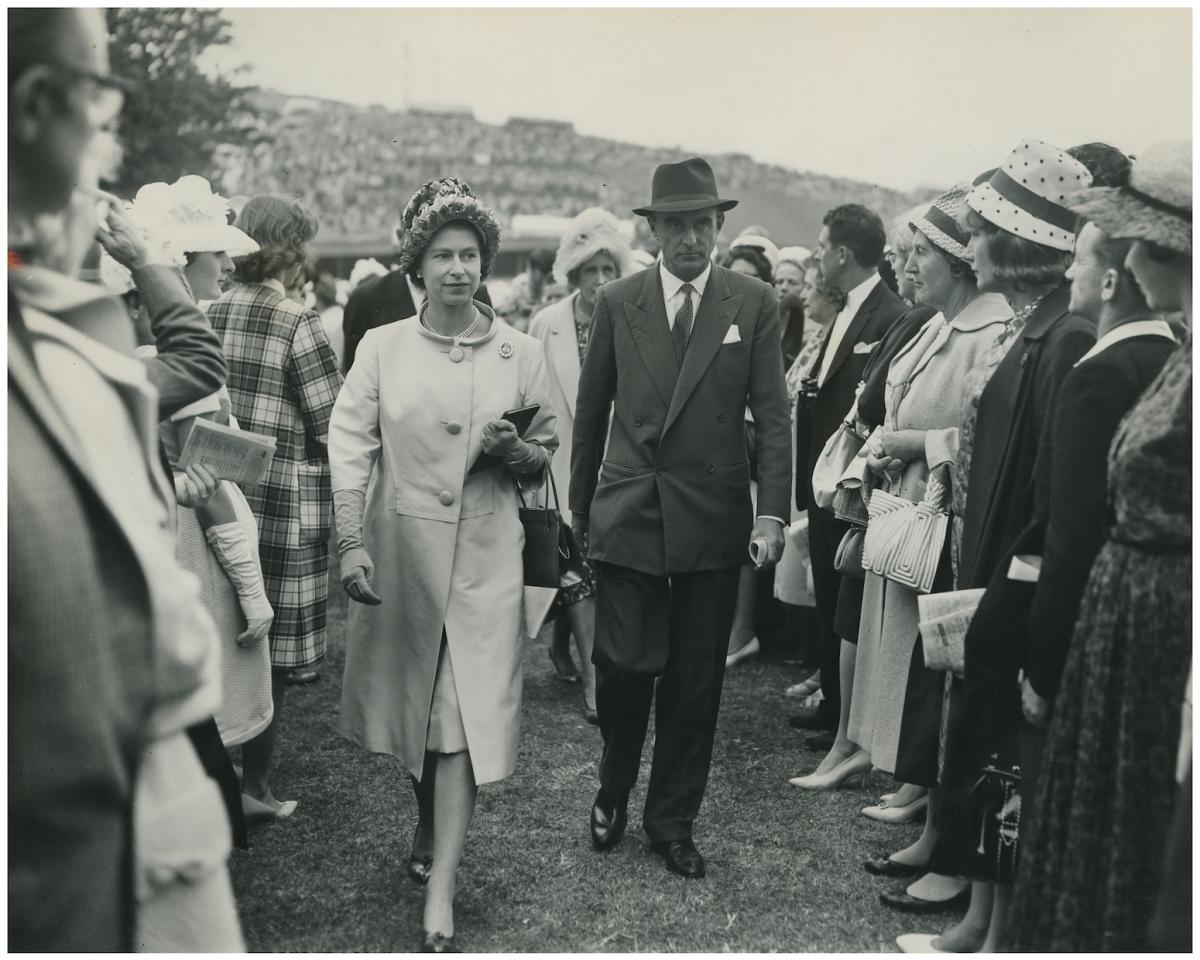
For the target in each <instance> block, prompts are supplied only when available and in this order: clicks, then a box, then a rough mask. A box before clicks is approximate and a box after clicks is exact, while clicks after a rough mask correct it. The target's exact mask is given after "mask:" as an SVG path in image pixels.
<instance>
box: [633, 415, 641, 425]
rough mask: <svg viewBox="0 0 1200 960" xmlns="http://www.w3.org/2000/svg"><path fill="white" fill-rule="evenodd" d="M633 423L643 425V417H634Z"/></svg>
mask: <svg viewBox="0 0 1200 960" xmlns="http://www.w3.org/2000/svg"><path fill="white" fill-rule="evenodd" d="M633 425H634V426H635V427H640V426H641V425H642V418H641V417H634V418H633Z"/></svg>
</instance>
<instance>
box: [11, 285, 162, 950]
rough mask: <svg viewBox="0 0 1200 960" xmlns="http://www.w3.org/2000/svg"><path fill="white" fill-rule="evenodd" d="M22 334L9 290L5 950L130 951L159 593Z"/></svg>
mask: <svg viewBox="0 0 1200 960" xmlns="http://www.w3.org/2000/svg"><path fill="white" fill-rule="evenodd" d="M23 330H24V327H23V324H22V323H21V318H20V310H19V308H18V307H17V306H16V305H15V301H14V300H13V299H12V298H11V297H10V299H9V342H8V430H9V434H8V443H9V454H10V456H9V465H8V497H9V503H8V551H9V554H8V599H9V610H8V626H9V644H8V670H9V674H8V697H9V699H8V725H9V726H8V765H9V766H8V769H9V781H8V838H9V848H8V934H9V947H10V948H11V949H12V950H15V951H46V950H49V951H63V952H77V951H84V950H87V951H92V950H99V951H118V952H126V951H130V950H133V949H134V944H133V940H132V917H133V914H132V909H133V908H132V835H131V811H132V799H133V798H132V793H133V776H134V772H135V770H136V767H137V763H138V758H139V757H140V755H141V752H142V750H143V749H144V746H145V743H144V724H145V717H146V716H147V713H148V711H149V710H150V708H151V706H152V705H153V694H154V687H155V683H156V678H155V676H154V674H153V660H154V658H153V652H154V651H153V634H152V612H151V609H150V598H149V594H148V589H147V586H146V583H145V580H144V578H143V575H142V571H141V567H140V565H139V564H138V561H137V559H136V557H135V555H134V553H133V548H132V547H131V546H130V545H129V543H128V541H127V540H126V538H125V535H124V533H123V532H122V530H121V527H120V525H119V524H118V523H117V521H116V519H115V518H114V515H113V514H112V512H111V511H110V510H109V509H108V507H107V506H106V505H105V503H104V501H103V499H102V498H101V497H100V495H99V494H98V493H97V492H96V490H95V488H94V487H93V486H92V484H91V482H90V480H89V479H88V473H87V468H86V465H85V464H84V463H83V461H82V455H81V453H80V452H79V450H78V448H77V445H76V442H75V440H74V438H73V436H72V434H71V430H70V428H69V427H68V426H67V425H66V423H65V422H64V421H63V420H62V418H61V417H60V416H59V414H58V412H57V409H56V407H55V404H54V401H53V400H52V399H51V398H50V395H49V394H48V393H47V391H46V388H45V387H44V386H43V384H42V381H41V378H40V377H39V375H38V373H37V369H36V366H35V364H34V360H33V356H32V354H31V352H30V349H29V346H28V340H27V339H26V338H24V337H23V336H22V333H23Z"/></svg>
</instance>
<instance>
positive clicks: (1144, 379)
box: [988, 336, 1176, 700]
mask: <svg viewBox="0 0 1200 960" xmlns="http://www.w3.org/2000/svg"><path fill="white" fill-rule="evenodd" d="M1175 349H1176V344H1175V343H1174V342H1173V341H1171V340H1168V339H1167V338H1166V337H1156V336H1139V337H1132V338H1130V339H1128V340H1122V341H1120V342H1118V343H1115V344H1113V345H1112V346H1110V347H1108V348H1107V349H1105V350H1104V351H1103V352H1102V353H1099V354H1097V355H1096V356H1094V357H1090V358H1088V359H1087V360H1085V361H1084V362H1083V363H1081V364H1080V365H1079V366H1077V367H1074V368H1073V369H1072V370H1071V372H1070V373H1068V374H1067V377H1066V379H1065V380H1063V384H1062V387H1061V388H1060V390H1059V393H1058V404H1057V406H1056V407H1055V410H1054V418H1053V423H1052V427H1051V446H1050V448H1049V453H1048V455H1047V456H1045V457H1043V458H1042V459H1040V460H1039V461H1038V464H1037V468H1036V476H1035V477H1034V488H1035V510H1036V516H1035V518H1034V520H1033V521H1032V522H1031V523H1030V525H1029V526H1028V527H1027V528H1026V529H1025V531H1024V532H1023V533H1022V534H1021V535H1020V537H1018V538H1017V542H1016V543H1015V544H1014V545H1013V546H1012V548H1011V549H1010V551H1009V555H1008V556H1007V557H1006V558H1005V560H1004V562H1003V563H1001V564H1000V566H998V567H997V568H996V572H995V574H994V575H993V577H992V580H991V583H990V584H989V586H988V593H989V594H992V593H993V592H995V593H996V594H997V600H1000V599H1001V598H1006V599H1004V602H1003V603H997V604H996V607H997V610H996V613H997V619H998V620H1003V621H1006V622H1008V623H1012V624H1018V625H1019V624H1023V623H1028V632H1027V637H1028V643H1027V648H1026V649H1022V648H1021V645H1020V644H1019V643H1014V644H1011V645H1010V644H1004V643H1003V642H1001V643H1000V644H999V647H1000V649H999V651H998V653H1000V652H1003V651H1005V650H1008V651H1011V653H1012V654H1013V656H1014V658H1015V659H1014V660H1013V661H1012V665H1011V667H1010V669H1017V668H1019V667H1022V666H1023V667H1024V668H1025V672H1026V674H1027V675H1028V677H1029V679H1030V682H1031V683H1032V684H1033V687H1034V689H1035V690H1036V691H1037V692H1038V694H1039V695H1040V696H1042V697H1044V698H1046V699H1048V700H1052V699H1053V698H1054V696H1055V694H1056V693H1057V691H1058V684H1059V679H1060V678H1061V677H1062V671H1063V667H1064V666H1065V665H1066V660H1067V651H1068V649H1069V647H1070V643H1071V636H1072V634H1073V633H1074V630H1075V621H1076V619H1077V618H1078V615H1079V605H1080V602H1081V600H1082V599H1083V593H1084V589H1085V587H1086V586H1087V580H1088V576H1089V574H1090V573H1091V569H1092V563H1093V562H1094V561H1095V559H1096V555H1097V554H1098V553H1099V552H1100V547H1101V546H1103V544H1104V538H1105V533H1106V531H1107V527H1108V523H1107V493H1108V485H1107V483H1106V482H1105V480H1106V474H1107V470H1108V449H1109V446H1111V444H1112V439H1113V436H1114V435H1115V434H1116V432H1117V426H1118V424H1120V422H1121V420H1122V419H1123V418H1124V416H1125V414H1126V413H1128V412H1129V410H1130V409H1132V407H1133V405H1134V404H1135V403H1136V402H1137V400H1138V398H1139V397H1140V396H1141V395H1142V393H1143V392H1144V391H1145V389H1146V388H1147V387H1148V386H1149V385H1150V383H1151V382H1152V381H1153V380H1154V378H1155V377H1157V376H1158V374H1159V372H1160V371H1161V370H1162V368H1163V365H1164V364H1165V363H1166V362H1167V357H1169V356H1170V355H1171V353H1172V352H1173V351H1174V350H1175ZM1022 554H1032V555H1034V556H1041V558H1042V569H1041V575H1040V576H1039V578H1038V581H1037V584H1036V585H1034V584H1028V585H1027V584H1025V583H1014V582H1013V581H1010V580H1008V579H1007V576H1008V567H1009V564H1010V563H1011V559H1012V557H1013V556H1016V555H1022Z"/></svg>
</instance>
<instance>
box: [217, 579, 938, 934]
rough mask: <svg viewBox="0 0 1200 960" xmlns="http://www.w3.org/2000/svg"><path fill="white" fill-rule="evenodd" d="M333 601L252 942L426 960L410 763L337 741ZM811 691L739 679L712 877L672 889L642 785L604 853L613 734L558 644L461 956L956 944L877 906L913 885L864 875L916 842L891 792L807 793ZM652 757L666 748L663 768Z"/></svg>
mask: <svg viewBox="0 0 1200 960" xmlns="http://www.w3.org/2000/svg"><path fill="white" fill-rule="evenodd" d="M335 593H336V594H337V595H336V596H334V597H331V604H330V636H329V639H330V656H329V659H328V660H327V661H326V662H325V663H324V664H323V665H322V667H321V674H322V679H321V680H320V682H318V683H316V684H313V685H311V686H308V687H299V688H295V687H294V688H292V689H291V691H290V693H289V697H288V702H287V710H286V722H285V725H284V728H283V733H282V735H281V738H280V742H279V748H278V762H277V767H276V773H275V776H274V787H275V793H276V795H277V796H278V797H280V798H282V799H296V800H299V801H300V807H299V810H298V811H297V813H296V815H295V816H294V817H293V818H292V819H291V820H289V821H286V822H283V823H279V824H275V825H272V826H269V827H261V828H256V829H255V830H253V831H252V834H251V849H250V850H249V851H235V853H234V857H233V862H232V870H233V877H234V884H235V888H236V891H237V895H238V903H239V907H240V911H241V916H242V923H243V926H244V930H245V935H246V940H247V943H248V944H249V946H250V948H251V949H252V950H259V951H314V952H327V951H339V952H341V951H410V950H412V949H414V947H415V946H416V942H417V937H418V934H419V929H420V920H421V889H420V888H419V887H417V886H416V885H414V884H413V883H412V881H410V880H409V879H408V878H407V877H406V875H405V873H404V863H405V860H406V858H407V854H408V850H409V848H410V845H411V840H412V831H413V827H414V826H415V823H416V812H415V804H414V801H413V798H412V793H411V791H410V789H409V786H408V781H407V778H406V776H405V775H404V773H403V772H402V770H401V769H400V766H399V763H398V762H397V761H396V760H394V759H392V758H391V757H384V756H374V755H370V754H367V753H365V752H363V751H362V750H360V749H359V748H357V747H355V746H353V745H352V744H350V743H349V742H347V741H345V740H343V739H342V738H341V737H339V736H338V734H337V728H336V724H337V713H338V697H339V689H340V683H341V673H342V662H343V650H344V622H345V602H344V599H343V598H342V597H341V591H340V590H337V591H335ZM794 679H796V677H795V676H794V671H793V670H791V669H790V668H787V667H784V666H780V665H777V664H769V663H753V664H750V665H742V666H740V667H738V668H736V669H735V670H733V671H731V672H730V674H729V676H727V678H726V681H725V693H724V700H723V704H722V710H721V720H720V727H719V730H718V733H717V745H716V751H715V754H714V758H713V767H712V775H711V777H710V779H709V785H708V791H707V794H706V796H705V801H704V805H703V807H702V808H701V811H700V817H699V819H698V821H697V823H696V832H695V839H696V842H697V846H698V847H699V848H700V850H701V852H703V854H704V855H705V858H706V860H707V862H708V877H707V878H706V879H704V880H700V881H691V880H684V879H681V878H678V877H675V876H674V875H672V874H669V873H667V872H666V870H665V869H664V868H663V866H662V863H661V861H660V860H659V859H658V858H657V857H656V856H654V855H653V854H651V853H650V851H649V849H648V847H647V845H646V839H645V836H644V834H643V833H642V830H641V801H642V799H643V798H644V794H643V793H642V790H643V789H644V784H645V782H646V778H647V774H648V764H644V765H643V771H642V778H641V780H640V781H639V786H638V788H635V791H634V794H633V796H632V797H631V802H630V829H629V832H628V834H627V835H626V838H625V840H624V841H623V842H622V844H621V846H620V847H619V848H618V849H617V850H615V851H613V852H611V853H609V854H605V855H600V854H596V853H594V852H593V851H592V848H591V844H590V842H589V839H588V810H589V808H590V805H591V801H592V798H593V796H594V794H595V790H596V761H597V758H598V755H599V749H600V735H599V733H598V731H597V730H596V728H595V727H591V726H589V725H588V724H587V723H585V722H584V720H583V718H582V715H581V713H580V711H579V707H578V702H577V698H578V695H579V693H578V687H577V686H574V685H566V684H563V683H561V682H560V681H558V680H557V679H555V678H554V676H553V671H552V669H551V666H550V663H549V660H548V659H547V657H546V653H545V643H544V639H539V640H535V641H530V643H529V644H528V645H527V649H526V655H525V698H524V709H523V716H522V729H521V751H520V759H519V762H518V765H517V773H516V775H515V776H514V777H512V778H511V779H509V780H506V781H504V782H502V783H499V784H492V785H489V786H487V787H484V788H483V789H482V790H481V791H480V795H479V803H478V807H477V811H476V816H475V821H474V824H473V825H472V828H471V834H470V836H469V837H468V840H467V850H466V854H465V855H464V858H463V863H462V868H461V870H460V873H459V889H458V900H457V908H456V925H457V930H458V939H459V941H460V943H461V944H462V946H463V947H464V948H465V949H467V950H469V951H471V952H517V951H533V952H585V953H589V952H606V951H645V952H650V951H655V952H657V951H684V952H718V951H735V952H768V951H788V952H793V951H800V952H803V951H855V952H878V951H889V950H894V949H895V946H894V942H893V941H894V938H895V937H896V935H897V934H900V933H906V932H912V931H916V930H928V931H940V930H941V928H942V927H943V926H945V925H946V924H947V923H948V922H950V921H951V920H952V917H950V916H946V915H940V916H935V917H928V918H909V917H905V916H903V915H899V914H896V913H893V912H892V911H890V910H888V909H887V908H886V907H884V906H882V905H881V904H880V903H879V901H878V899H877V894H878V891H879V890H881V889H885V888H886V887H887V886H889V885H899V881H890V880H880V879H876V878H873V877H871V876H869V875H868V874H867V873H865V872H864V871H863V870H862V868H861V867H860V866H859V861H860V860H861V859H862V858H864V857H866V856H870V855H874V854H878V853H885V852H890V851H892V850H895V849H898V848H899V847H900V846H903V845H904V844H907V843H909V842H910V841H911V840H912V839H915V837H916V835H917V832H918V831H917V827H915V826H911V825H910V826H888V825H884V824H880V823H876V822H875V821H872V820H868V819H866V818H865V817H863V816H861V815H860V814H859V810H860V809H861V808H862V807H864V806H866V805H867V804H868V803H871V802H873V801H874V798H876V797H877V796H878V795H879V794H880V793H881V792H884V791H885V790H887V789H889V788H890V787H891V779H890V778H889V777H886V776H884V775H883V774H880V773H875V774H873V775H872V776H871V777H870V778H869V779H868V784H867V787H866V788H865V789H864V788H858V789H848V790H842V791H838V792H834V793H820V794H813V793H806V792H803V791H800V790H797V789H796V788H794V787H790V786H788V784H787V777H788V776H790V775H791V774H792V773H793V772H794V771H795V770H797V769H799V768H803V769H804V770H805V771H807V770H809V769H811V768H812V767H813V766H814V765H815V764H816V762H817V760H818V759H819V757H818V756H817V755H815V754H812V753H809V752H805V751H804V750H803V749H802V748H801V746H800V742H801V739H802V738H801V735H800V734H798V733H797V732H796V731H793V730H791V729H789V728H788V726H787V717H788V715H789V713H790V712H792V711H793V709H794V707H795V704H796V701H794V700H788V699H787V698H785V697H784V696H783V689H784V687H785V686H786V685H787V684H788V683H790V682H792V681H793V680H794ZM646 755H647V756H648V755H649V750H647V751H646Z"/></svg>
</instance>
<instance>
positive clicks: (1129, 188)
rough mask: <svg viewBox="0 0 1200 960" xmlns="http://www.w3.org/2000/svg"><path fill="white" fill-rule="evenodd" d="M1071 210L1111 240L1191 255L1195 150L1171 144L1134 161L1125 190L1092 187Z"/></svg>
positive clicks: (1071, 202) (1073, 200)
mask: <svg viewBox="0 0 1200 960" xmlns="http://www.w3.org/2000/svg"><path fill="white" fill-rule="evenodd" d="M1067 205H1068V206H1069V207H1070V208H1071V210H1073V211H1074V212H1075V213H1077V214H1078V215H1079V216H1081V217H1083V218H1084V219H1085V220H1090V221H1091V222H1092V223H1094V224H1095V225H1096V226H1097V227H1099V228H1100V229H1101V230H1103V231H1104V232H1105V233H1106V234H1108V236H1110V237H1113V238H1115V239H1121V240H1148V241H1150V242H1151V243H1156V244H1158V245H1159V246H1162V247H1166V248H1167V249H1168V250H1174V251H1175V252H1177V253H1186V254H1189V255H1190V254H1191V252H1192V144H1191V141H1190V140H1167V141H1164V142H1162V143H1156V144H1154V146H1152V147H1148V148H1147V149H1146V151H1145V152H1144V153H1142V154H1140V155H1139V156H1138V159H1137V160H1136V161H1134V164H1133V168H1132V169H1131V170H1130V172H1129V183H1128V184H1127V185H1126V186H1123V187H1092V188H1091V189H1088V190H1079V191H1077V192H1076V193H1074V194H1071V195H1069V196H1068V197H1067Z"/></svg>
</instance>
